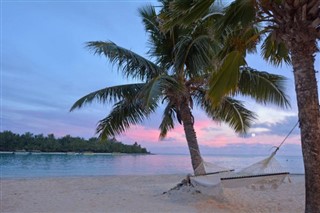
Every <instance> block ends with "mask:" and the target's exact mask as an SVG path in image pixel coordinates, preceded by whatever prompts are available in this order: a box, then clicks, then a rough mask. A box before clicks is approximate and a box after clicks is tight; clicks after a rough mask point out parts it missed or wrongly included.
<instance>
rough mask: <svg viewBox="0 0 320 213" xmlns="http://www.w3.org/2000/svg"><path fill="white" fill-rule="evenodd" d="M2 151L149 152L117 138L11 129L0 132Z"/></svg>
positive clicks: (0, 147) (0, 149)
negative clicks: (85, 136)
mask: <svg viewBox="0 0 320 213" xmlns="http://www.w3.org/2000/svg"><path fill="white" fill-rule="evenodd" d="M0 139H1V140H0V151H16V150H25V151H41V152H80V153H81V152H97V153H98V152H99V153H112V152H120V153H144V154H149V152H148V151H147V149H146V148H143V147H141V146H140V145H139V144H138V143H137V142H135V143H134V144H133V145H126V144H123V143H122V142H119V141H117V140H116V139H115V138H107V139H104V140H100V139H98V138H95V137H92V138H90V139H88V140H87V139H84V138H80V137H71V136H70V135H66V136H64V137H61V138H56V137H55V136H54V134H48V135H47V136H44V135H43V134H38V135H34V134H32V133H30V132H26V133H24V134H21V135H20V134H15V133H13V132H11V131H3V132H0Z"/></svg>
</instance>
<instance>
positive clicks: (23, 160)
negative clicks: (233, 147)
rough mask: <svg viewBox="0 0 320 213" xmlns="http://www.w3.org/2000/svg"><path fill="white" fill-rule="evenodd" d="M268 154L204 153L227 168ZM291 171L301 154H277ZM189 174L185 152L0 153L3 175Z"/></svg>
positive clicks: (299, 163) (297, 168)
mask: <svg viewBox="0 0 320 213" xmlns="http://www.w3.org/2000/svg"><path fill="white" fill-rule="evenodd" d="M266 157H267V156H254V157H252V156H245V155H241V156H230V155H228V156H225V155H219V156H218V155H214V156H204V159H205V161H208V162H212V163H215V164H217V165H220V166H224V167H228V168H238V169H241V168H244V167H247V166H249V165H251V164H253V163H255V162H258V161H259V160H262V159H264V158H266ZM277 160H278V161H279V162H280V163H281V165H282V166H283V167H285V168H287V170H288V171H289V172H290V173H294V174H303V173H304V169H303V161H302V157H301V156H277ZM188 173H192V168H191V163H190V157H189V156H188V155H121V154H112V155H111V154H110V155H75V154H28V155H19V154H0V176H1V177H2V178H34V177H61V176H103V175H157V174H188Z"/></svg>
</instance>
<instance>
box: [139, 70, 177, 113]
mask: <svg viewBox="0 0 320 213" xmlns="http://www.w3.org/2000/svg"><path fill="white" fill-rule="evenodd" d="M168 88H175V89H176V91H179V90H180V86H179V84H178V83H177V81H176V80H175V79H174V78H173V77H171V76H168V75H159V76H157V77H155V78H153V79H151V80H150V81H149V82H147V83H146V84H145V85H144V87H143V88H142V89H141V90H140V92H139V98H140V99H141V100H143V102H144V105H145V106H146V107H148V106H149V105H150V104H152V103H153V102H158V100H159V98H161V97H162V96H163V95H164V93H165V90H166V89H168Z"/></svg>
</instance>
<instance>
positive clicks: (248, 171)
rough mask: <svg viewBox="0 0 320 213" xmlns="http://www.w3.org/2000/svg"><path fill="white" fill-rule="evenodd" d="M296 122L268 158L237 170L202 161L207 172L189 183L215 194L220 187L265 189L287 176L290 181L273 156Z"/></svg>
mask: <svg viewBox="0 0 320 213" xmlns="http://www.w3.org/2000/svg"><path fill="white" fill-rule="evenodd" d="M298 124H299V121H298V122H297V123H296V124H295V125H294V127H293V128H292V129H291V130H290V132H289V133H288V135H287V136H286V137H285V138H284V140H283V141H282V142H281V143H280V145H279V146H278V147H277V148H276V150H275V151H274V152H272V154H271V155H270V156H269V157H268V158H266V159H264V160H261V161H259V162H257V163H255V164H253V165H251V166H249V167H247V168H244V169H242V170H241V171H239V172H234V170H232V169H228V168H224V167H220V166H217V165H214V164H212V163H207V162H205V161H202V164H203V166H204V168H205V171H206V172H207V174H206V175H201V176H193V177H190V181H191V183H192V184H193V185H194V186H198V187H201V188H202V191H207V189H208V188H214V189H215V190H211V191H210V192H211V193H209V194H212V192H213V194H217V193H220V192H221V191H222V187H224V188H235V187H247V188H251V189H253V190H265V189H276V188H278V186H279V185H280V184H281V183H283V182H284V181H285V179H286V178H288V180H289V182H290V179H289V172H288V171H286V170H285V169H284V168H283V167H282V166H281V165H280V163H279V162H278V161H277V160H276V159H275V157H274V156H275V155H276V153H277V151H278V150H279V148H280V146H281V145H282V144H283V143H284V142H285V140H286V139H287V138H288V137H289V135H290V134H291V133H292V131H293V130H294V129H295V128H296V126H297V125H298ZM202 164H201V165H199V166H198V168H200V166H202ZM198 168H196V169H195V171H197V169H198Z"/></svg>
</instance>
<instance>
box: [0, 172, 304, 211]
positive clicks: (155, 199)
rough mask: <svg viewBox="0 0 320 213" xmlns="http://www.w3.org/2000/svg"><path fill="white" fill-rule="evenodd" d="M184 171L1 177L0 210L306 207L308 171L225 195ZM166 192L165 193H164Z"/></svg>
mask: <svg viewBox="0 0 320 213" xmlns="http://www.w3.org/2000/svg"><path fill="white" fill-rule="evenodd" d="M185 177H186V175H183V174H177V175H110V176H89V177H88V176H87V177H78V176H76V177H74V176H73V177H41V178H31V179H26V178H22V179H10V178H5V179H3V178H1V179H0V181H1V193H2V199H1V209H0V211H1V212H10V213H11V212H12V213H14V212H25V213H29V212H30V213H31V212H52V213H53V212H57V213H59V212H124V213H125V212H137V213H138V212H186V213H193V212H218V213H219V212H221V213H227V212H257V211H259V212H303V209H304V175H290V179H291V183H289V182H286V183H283V184H281V185H280V187H279V188H278V189H276V190H266V191H252V190H250V189H247V188H245V187H242V188H235V189H224V190H223V196H222V197H213V196H209V195H206V194H203V193H199V192H198V191H197V190H196V189H194V188H191V187H187V188H182V189H180V190H172V191H169V190H170V189H172V188H173V187H175V186H176V185H177V184H178V183H180V182H181V181H182V179H184V178H185ZM165 192H166V193H165Z"/></svg>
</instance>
